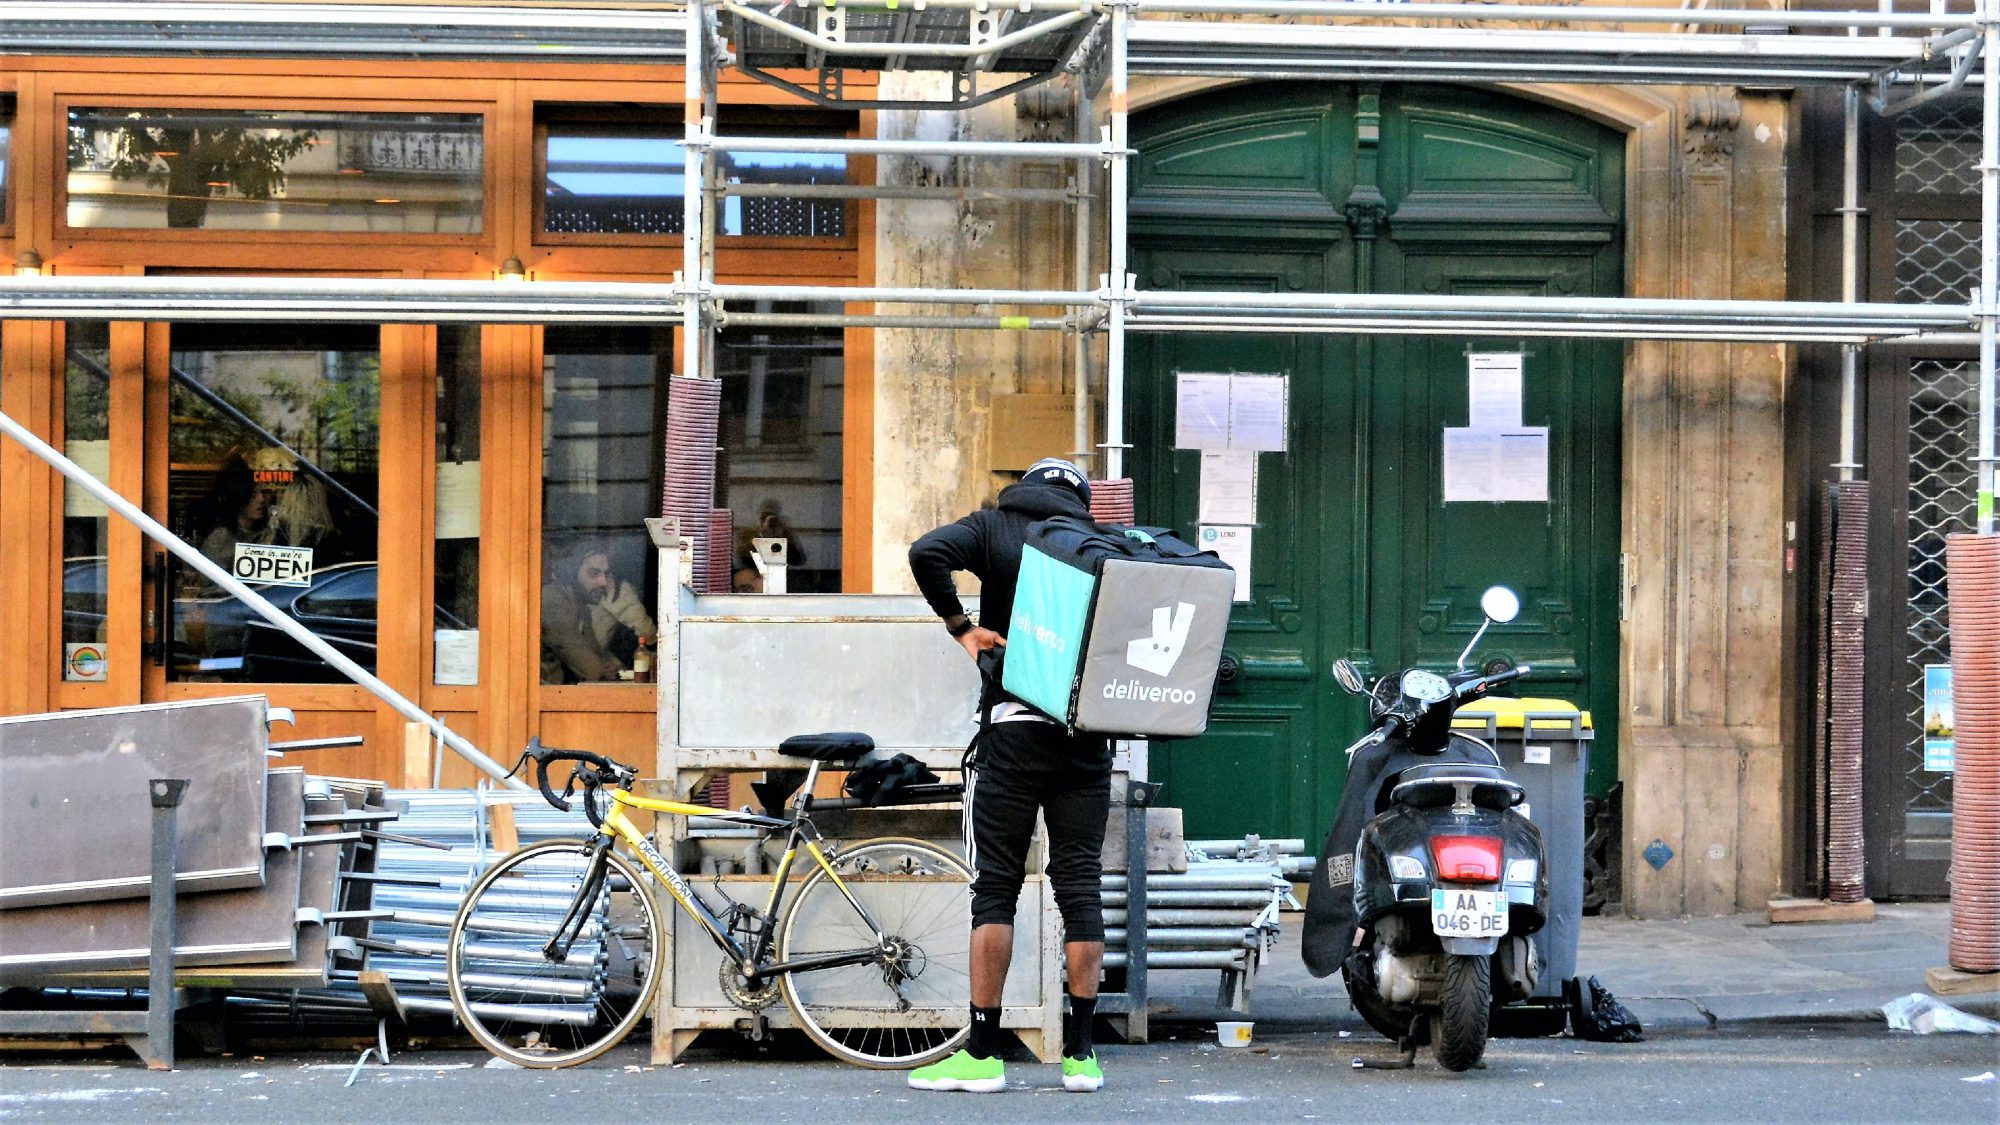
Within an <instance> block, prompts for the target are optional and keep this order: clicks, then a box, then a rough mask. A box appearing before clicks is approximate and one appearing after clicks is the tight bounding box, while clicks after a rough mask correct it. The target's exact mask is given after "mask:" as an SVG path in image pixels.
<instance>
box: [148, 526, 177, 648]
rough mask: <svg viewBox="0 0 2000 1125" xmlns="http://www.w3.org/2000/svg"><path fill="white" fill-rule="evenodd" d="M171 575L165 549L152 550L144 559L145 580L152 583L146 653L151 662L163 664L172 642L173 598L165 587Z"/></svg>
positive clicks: (168, 583)
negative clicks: (149, 627)
mask: <svg viewBox="0 0 2000 1125" xmlns="http://www.w3.org/2000/svg"><path fill="white" fill-rule="evenodd" d="M171 576H172V568H171V567H170V566H169V565H168V563H167V553H166V552H165V551H155V552H153V557H152V558H150V559H148V560H147V561H146V580H147V581H148V582H151V583H152V584H153V611H152V613H150V614H148V616H149V617H151V618H152V621H151V625H152V627H153V636H152V639H151V640H149V641H147V642H146V655H147V656H148V657H149V658H151V659H152V661H153V663H155V664H159V665H162V666H164V665H165V664H166V663H167V652H168V646H169V645H170V644H172V643H173V633H174V623H173V617H172V613H173V598H172V595H171V593H170V591H169V590H168V589H167V587H168V586H169V585H170V582H169V581H168V580H169V578H171Z"/></svg>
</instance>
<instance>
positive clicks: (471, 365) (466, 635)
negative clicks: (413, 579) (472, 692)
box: [431, 324, 480, 684]
mask: <svg viewBox="0 0 2000 1125" xmlns="http://www.w3.org/2000/svg"><path fill="white" fill-rule="evenodd" d="M435 452H436V456H437V520H436V530H435V532H434V534H435V536H436V540H435V543H434V546H435V551H434V556H435V562H434V564H433V565H434V568H435V569H434V574H433V579H432V581H433V586H432V594H433V597H434V599H435V601H436V603H437V631H436V635H435V638H436V647H435V649H434V650H433V663H432V672H431V678H432V682H434V683H440V684H476V683H478V682H479V480H480V473H479V328H478V326H477V325H466V324H447V325H442V326H440V327H439V328H438V359H437V449H436V451H435Z"/></svg>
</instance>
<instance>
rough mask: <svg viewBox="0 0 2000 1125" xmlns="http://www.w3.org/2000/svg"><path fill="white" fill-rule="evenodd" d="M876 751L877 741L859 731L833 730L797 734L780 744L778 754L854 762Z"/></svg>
mask: <svg viewBox="0 0 2000 1125" xmlns="http://www.w3.org/2000/svg"><path fill="white" fill-rule="evenodd" d="M873 749H875V740H874V739H873V738H870V737H869V736H867V735H865V734H862V733H861V732H859V731H852V730H832V731H826V732H824V733H821V734H795V735H793V736H792V737H790V738H787V739H786V740H784V741H783V742H780V743H778V753H780V754H785V755H788V756H790V757H793V758H811V759H813V760H814V761H819V762H826V763H829V764H832V763H835V762H852V761H853V760H854V759H856V758H859V757H860V756H861V755H863V754H866V753H867V752H869V751H870V750H873Z"/></svg>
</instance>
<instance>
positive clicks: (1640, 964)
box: [1151, 903, 2000, 1030]
mask: <svg viewBox="0 0 2000 1125" xmlns="http://www.w3.org/2000/svg"><path fill="white" fill-rule="evenodd" d="M1302 917H1303V916H1302V915H1299V914H1286V915H1284V916H1283V918H1282V923H1281V924H1282V927H1283V928H1282V931H1281V936H1280V938H1279V941H1278V947H1277V950H1276V951H1275V952H1273V953H1272V954H1271V955H1270V956H1269V957H1267V958H1266V959H1265V962H1264V966H1263V968H1262V970H1261V971H1260V972H1259V973H1258V974H1257V977H1256V980H1255V981H1254V982H1253V983H1252V985H1251V990H1250V1018H1251V1019H1253V1020H1255V1021H1257V1022H1259V1023H1264V1024H1269V1025H1277V1026H1287V1025H1291V1026H1305V1025H1310V1026H1313V1027H1318V1028H1326V1027H1330V1026H1338V1027H1343V1028H1346V1027H1354V1028H1360V1027H1365V1025H1364V1024H1362V1022H1361V1019H1360V1017H1359V1016H1358V1015H1356V1014H1355V1013H1354V1012H1353V1011H1352V1010H1350V1008H1349V1007H1348V1003H1347V993H1346V991H1345V989H1344V987H1343V986H1342V984H1341V981H1340V978H1339V977H1338V976H1337V975H1336V976H1331V977H1326V978H1324V979H1320V978H1315V977H1314V976H1313V975H1312V974H1310V973H1308V972H1307V971H1306V968H1305V965H1304V963H1303V962H1302V961H1300V959H1299V926H1300V924H1301V921H1302ZM1950 926H1951V908H1950V907H1949V906H1948V905H1947V904H1945V903H1899V904H1891V905H1884V906H1879V907H1878V908H1877V910H1876V916H1875V920H1874V921H1872V922H1794V923H1786V924H1783V925H1773V924H1771V923H1770V922H1769V921H1768V920H1767V919H1766V917H1765V916H1764V915H1763V914H1738V915H1734V916H1732V917H1725V918H1682V919H1675V920H1663V921H1635V920H1633V919H1630V918H1585V919H1583V929H1582V936H1581V938H1580V939H1579V941H1578V944H1577V957H1576V966H1577V974H1578V975H1579V976H1595V977H1596V978H1597V979H1598V981H1599V983H1601V984H1602V985H1604V987H1606V988H1608V989H1610V990H1611V991H1612V993H1613V994H1614V995H1616V996H1617V997H1618V999H1619V1001H1620V1002H1621V1003H1623V1004H1624V1005H1625V1006H1626V1007H1627V1008H1629V1009H1631V1010H1632V1012H1633V1014H1634V1015H1636V1016H1638V1017H1639V1021H1640V1022H1641V1023H1642V1024H1643V1025H1644V1026H1645V1027H1646V1028H1647V1029H1648V1030H1666V1029H1670V1028H1679V1029H1693V1030H1701V1029H1706V1028H1714V1027H1719V1026H1726V1025H1731V1024H1743V1023H1748V1022H1754V1021H1778V1022H1806V1023H1841V1022H1856V1021H1876V1022H1880V1021H1881V1020H1882V1018H1883V1017H1882V1005H1884V1004H1886V1003H1888V1002H1889V1001H1891V1000H1894V999H1895V998H1897V997H1899V996H1903V995H1906V994H1908V993H1911V992H1928V991H1929V988H1928V986H1927V985H1926V984H1925V981H1924V971H1925V970H1926V969H1932V968H1937V967H1939V966H1942V965H1944V964H1945V944H1946V941H1947V939H1948V937H1949V934H1950ZM1218 975H1219V974H1217V973H1216V972H1214V971H1206V972H1202V971H1193V970H1182V971H1172V972H1156V973H1154V974H1153V975H1152V981H1151V991H1152V1000H1153V1003H1152V1006H1151V1011H1152V1019H1153V1020H1155V1021H1159V1022H1208V1021H1212V1020H1216V1019H1242V1018H1243V1017H1242V1016H1240V1015H1230V1014H1227V1013H1226V1011H1225V1010H1224V1009H1222V1008H1220V1007H1218V1006H1217V1004H1216V986H1217V977H1218ZM1940 999H1942V1000H1944V1001H1945V1002H1946V1003H1949V1004H1951V1005H1952V1006H1954V1007H1957V1008H1960V1009H1963V1010H1965V1011H1969V1012H1975V1013H1978V1014H1980V1015H1985V1016H1988V1017H1994V1016H1996V1015H2000V993H1992V992H1989V993H1980V994H1974V995H1959V996H1947V997H1940Z"/></svg>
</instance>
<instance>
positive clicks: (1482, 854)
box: [1431, 836, 1501, 883]
mask: <svg viewBox="0 0 2000 1125" xmlns="http://www.w3.org/2000/svg"><path fill="white" fill-rule="evenodd" d="M1500 857H1501V848H1500V841H1499V839H1498V838H1496V837H1493V836H1434V837H1432V838H1431V858H1432V859H1434V860H1436V861H1437V873H1438V878H1440V879H1449V880H1451V881H1452V882H1456V883H1497V882H1499V881H1500V865H1501V864H1500Z"/></svg>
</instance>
